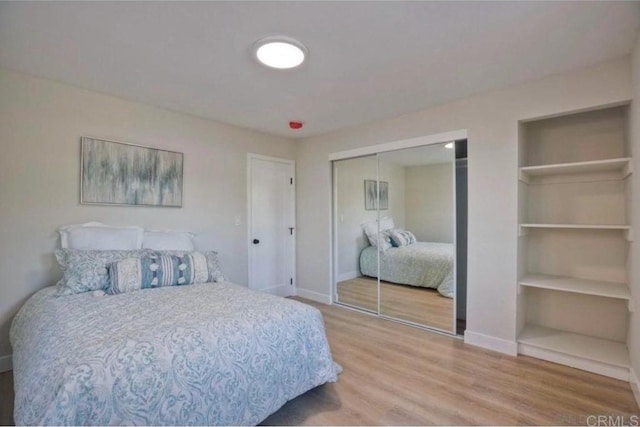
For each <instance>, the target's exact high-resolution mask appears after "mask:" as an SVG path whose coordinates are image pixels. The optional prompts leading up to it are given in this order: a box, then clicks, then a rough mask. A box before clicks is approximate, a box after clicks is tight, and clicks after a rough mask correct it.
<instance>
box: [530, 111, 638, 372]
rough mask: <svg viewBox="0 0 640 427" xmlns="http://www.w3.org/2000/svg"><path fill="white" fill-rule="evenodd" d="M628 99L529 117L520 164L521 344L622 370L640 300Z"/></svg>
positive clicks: (583, 364)
mask: <svg viewBox="0 0 640 427" xmlns="http://www.w3.org/2000/svg"><path fill="white" fill-rule="evenodd" d="M626 109H627V107H626V106H621V107H614V108H604V109H599V110H594V111H589V112H583V113H577V114H569V115H566V116H561V117H555V118H551V119H541V120H535V121H530V122H527V123H523V124H522V126H521V127H520V136H519V138H520V140H519V149H520V168H519V174H518V178H519V181H520V184H519V192H518V195H519V218H520V221H519V222H520V224H519V242H518V260H519V265H518V277H519V278H520V279H519V280H518V298H519V300H518V330H519V331H520V333H519V336H518V352H519V353H520V354H525V355H529V356H533V357H539V358H541V359H545V360H550V361H552V362H556V363H562V364H566V365H569V366H573V367H575V368H579V369H584V370H588V371H591V372H596V373H599V374H602V375H608V376H611V377H614V378H618V379H623V380H628V379H629V363H630V362H629V352H628V349H627V345H626V342H625V339H626V336H627V330H628V316H629V312H632V311H633V310H634V307H633V305H632V298H631V293H630V291H629V287H628V285H627V283H626V282H627V281H628V266H627V252H628V241H630V240H632V239H633V228H632V225H631V224H630V223H629V222H628V221H629V218H628V215H627V212H628V206H629V202H630V198H631V194H632V191H631V188H630V186H631V183H630V180H629V179H627V178H628V177H629V176H630V175H631V174H632V173H633V168H632V161H631V157H629V155H630V154H631V153H630V152H629V149H628V143H627V138H626V129H627V126H626V117H627V114H626V113H627V112H626ZM605 299H606V300H605ZM625 312H626V313H627V314H626V315H625V314H624V313H625Z"/></svg>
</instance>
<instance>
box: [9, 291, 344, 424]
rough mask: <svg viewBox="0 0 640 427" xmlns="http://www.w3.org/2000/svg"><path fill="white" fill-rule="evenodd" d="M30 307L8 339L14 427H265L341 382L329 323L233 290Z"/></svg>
mask: <svg viewBox="0 0 640 427" xmlns="http://www.w3.org/2000/svg"><path fill="white" fill-rule="evenodd" d="M54 293H55V288H54V287H50V288H45V289H43V290H41V291H39V292H38V293H36V294H35V295H34V296H32V297H31V298H30V299H29V300H28V301H27V302H26V304H25V305H24V306H23V307H22V309H21V310H20V311H19V313H18V314H17V316H16V318H15V320H14V322H13V324H12V328H11V342H12V345H13V350H14V353H13V364H14V378H15V392H16V401H15V422H16V423H17V424H18V425H21V424H147V425H150V424H174V425H184V424H201V425H207V424H225V425H229V424H231V425H246V424H256V423H259V422H260V421H262V420H263V419H264V418H266V417H267V416H268V415H270V414H271V413H273V412H274V411H276V410H277V409H278V408H280V406H282V405H283V404H284V403H285V402H287V401H288V400H290V399H292V398H294V397H296V396H298V395H300V394H302V393H304V392H306V391H307V390H309V389H311V388H313V387H316V386H318V385H320V384H324V383H326V382H328V381H329V382H332V381H336V375H337V371H338V369H339V367H338V366H337V365H335V364H334V362H333V360H332V358H331V353H330V350H329V346H328V343H327V339H326V335H325V331H324V324H323V320H322V315H321V314H320V312H319V311H318V310H317V309H315V308H313V307H311V306H308V305H305V304H302V303H300V302H297V301H292V300H288V299H284V298H279V297H275V296H271V295H265V294H259V293H256V292H253V291H249V290H247V289H246V288H243V287H241V286H237V285H233V284H229V283H214V284H202V285H190V286H176V287H167V288H157V289H147V290H142V291H136V292H130V293H126V294H122V295H113V296H101V297H98V296H94V295H93V294H92V293H83V294H77V295H69V296H62V297H55V296H54Z"/></svg>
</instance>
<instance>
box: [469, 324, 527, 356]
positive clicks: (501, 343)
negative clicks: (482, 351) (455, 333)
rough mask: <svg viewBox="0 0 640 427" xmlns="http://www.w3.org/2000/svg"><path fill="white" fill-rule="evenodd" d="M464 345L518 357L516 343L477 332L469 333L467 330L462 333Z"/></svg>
mask: <svg viewBox="0 0 640 427" xmlns="http://www.w3.org/2000/svg"><path fill="white" fill-rule="evenodd" d="M464 343H465V344H470V345H475V346H476V347H482V348H486V349H489V350H493V351H497V352H499V353H504V354H508V355H509V356H517V355H518V343H517V342H515V341H508V340H503V339H502V338H496V337H492V336H489V335H484V334H481V333H478V332H473V331H470V330H468V329H467V330H466V331H464Z"/></svg>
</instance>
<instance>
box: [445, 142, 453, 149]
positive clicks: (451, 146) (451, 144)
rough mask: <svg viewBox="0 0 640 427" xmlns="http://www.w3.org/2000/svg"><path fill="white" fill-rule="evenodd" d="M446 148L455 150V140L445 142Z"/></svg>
mask: <svg viewBox="0 0 640 427" xmlns="http://www.w3.org/2000/svg"><path fill="white" fill-rule="evenodd" d="M444 148H448V149H449V150H453V142H449V143H447V144H445V146H444Z"/></svg>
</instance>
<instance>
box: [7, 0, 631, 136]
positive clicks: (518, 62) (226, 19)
mask: <svg viewBox="0 0 640 427" xmlns="http://www.w3.org/2000/svg"><path fill="white" fill-rule="evenodd" d="M639 19H640V3H637V2H509V3H505V2H320V1H314V2H132V3H127V2H85V3H67V2H1V3H0V66H2V67H5V68H9V69H13V70H19V71H24V72H27V73H29V74H32V75H36V76H40V77H46V78H50V79H54V80H59V81H62V82H66V83H70V84H73V85H76V86H79V87H83V88H87V89H92V90H97V91H101V92H105V93H109V94H113V95H117V96H120V97H123V98H128V99H132V100H137V101H141V102H145V103H148V104H153V105H157V106H161V107H166V108H169V109H172V110H176V111H182V112H186V113H191V114H195V115H198V116H202V117H207V118H212V119H216V120H220V121H224V122H228V123H232V124H235V125H239V126H243V127H247V128H252V129H257V130H260V131H264V132H268V133H271V134H277V135H283V136H287V137H304V136H310V135H317V134H320V133H324V132H328V131H332V130H336V129H340V128H344V127H349V126H354V125H357V124H361V123H366V122H370V121H374V120H378V119H382V118H388V117H394V116H398V115H401V114H403V113H407V112H410V111H416V110H420V109H424V108H427V107H430V106H433V105H436V104H441V103H444V102H447V101H450V100H453V99H457V98H461V97H465V96H469V95H471V94H473V93H478V92H482V91H486V90H489V89H493V88H497V87H504V86H507V85H511V84H515V83H519V82H524V81H527V80H532V79H536V78H541V77H543V76H546V75H549V74H554V73H558V72H562V71H566V70H570V69H575V68H580V67H584V66H587V65H591V64H595V63H598V62H601V61H605V60H608V59H612V58H616V57H620V56H623V55H626V54H628V53H629V52H630V51H631V48H632V46H633V43H634V41H635V37H636V32H637V29H638V23H639ZM270 35H287V36H290V37H294V38H296V39H298V40H300V41H301V42H303V43H304V44H305V45H306V46H307V48H308V49H309V52H310V57H309V60H308V62H307V63H306V65H305V66H303V68H301V69H298V70H296V71H284V72H283V71H275V70H269V69H265V68H262V67H260V66H258V65H257V64H256V63H255V62H254V60H253V59H252V57H251V52H250V50H251V46H252V44H253V43H254V42H255V41H256V40H258V39H260V38H263V37H265V36H270ZM291 119H297V120H302V121H304V122H305V127H304V129H302V130H300V131H292V130H289V129H288V126H287V123H288V122H289V120H291Z"/></svg>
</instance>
